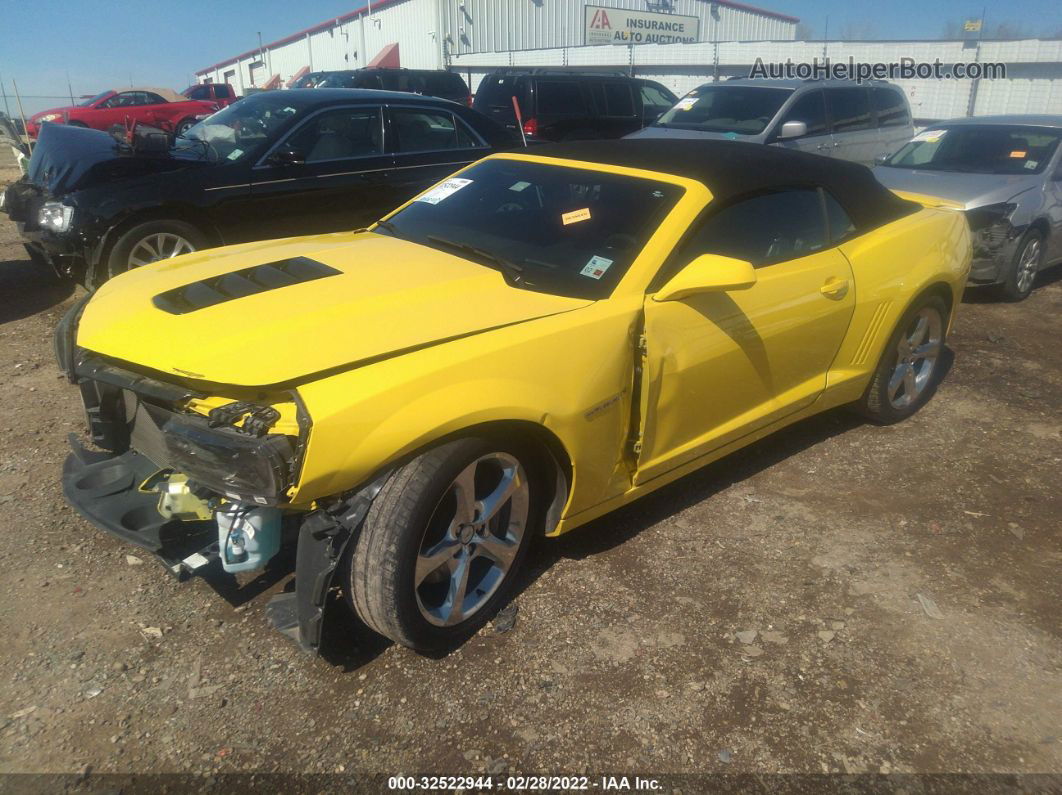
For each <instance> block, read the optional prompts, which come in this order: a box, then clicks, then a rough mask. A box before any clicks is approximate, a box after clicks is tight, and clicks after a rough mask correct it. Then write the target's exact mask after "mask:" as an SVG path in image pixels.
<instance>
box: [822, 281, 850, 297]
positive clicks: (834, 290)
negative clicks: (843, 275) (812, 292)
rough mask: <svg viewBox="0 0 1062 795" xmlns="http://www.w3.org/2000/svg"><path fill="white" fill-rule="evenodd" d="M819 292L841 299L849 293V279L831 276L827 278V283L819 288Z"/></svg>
mask: <svg viewBox="0 0 1062 795" xmlns="http://www.w3.org/2000/svg"><path fill="white" fill-rule="evenodd" d="M819 292H820V293H822V294H823V295H824V296H826V297H827V298H832V299H834V300H835V301H839V300H840V299H842V298H844V297H845V296H846V295H848V279H838V278H837V277H836V276H831V277H830V278H829V279H827V280H826V284H824V285H822V287H820V288H819Z"/></svg>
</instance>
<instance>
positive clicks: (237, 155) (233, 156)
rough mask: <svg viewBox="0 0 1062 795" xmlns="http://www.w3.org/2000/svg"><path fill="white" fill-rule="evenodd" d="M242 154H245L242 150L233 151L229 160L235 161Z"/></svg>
mask: <svg viewBox="0 0 1062 795" xmlns="http://www.w3.org/2000/svg"><path fill="white" fill-rule="evenodd" d="M242 154H243V150H242V149H233V150H232V151H231V152H229V160H235V159H236V158H237V157H239V156H240V155H242Z"/></svg>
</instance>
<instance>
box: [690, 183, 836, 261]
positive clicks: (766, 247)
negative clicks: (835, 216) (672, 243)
mask: <svg viewBox="0 0 1062 795" xmlns="http://www.w3.org/2000/svg"><path fill="white" fill-rule="evenodd" d="M826 241H827V237H826V222H825V218H824V217H823V212H822V200H821V199H820V198H819V192H818V191H817V190H815V189H812V188H793V189H788V190H780V191H774V192H771V193H763V194H760V195H759V196H754V197H752V198H751V199H745V200H744V201H739V202H737V203H735V204H731V205H730V206H729V207H724V208H723V209H721V210H719V211H718V212H717V213H715V214H714V215H712V216H711V217H709V218H708V220H706V221H705V222H704V223H703V224H702V225H701V227H700V229H698V230H697V231H696V232H695V233H694V235H693V237H692V238H691V239H690V240H689V241H688V242H687V243H686V245H684V246H683V249H682V255H681V264H682V265H685V264H686V263H687V262H689V261H690V260H692V259H693V258H694V257H697V256H699V255H701V254H722V255H724V256H727V257H734V258H736V259H743V260H747V261H749V262H751V263H752V264H753V265H754V266H755V267H757V268H760V267H764V266H766V265H773V264H774V263H776V262H783V261H785V260H790V259H796V258H798V257H804V256H807V255H808V254H813V253H815V252H816V251H820V250H822V249H824V248H826Z"/></svg>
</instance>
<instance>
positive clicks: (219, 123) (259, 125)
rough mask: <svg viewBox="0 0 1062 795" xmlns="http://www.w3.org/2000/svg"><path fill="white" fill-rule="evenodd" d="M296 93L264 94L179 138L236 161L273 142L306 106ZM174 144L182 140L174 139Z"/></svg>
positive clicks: (219, 157)
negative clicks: (275, 136)
mask: <svg viewBox="0 0 1062 795" xmlns="http://www.w3.org/2000/svg"><path fill="white" fill-rule="evenodd" d="M307 102H308V100H306V99H303V98H301V97H300V96H299V94H298V93H297V92H290V91H268V92H265V93H262V94H256V95H254V96H252V97H246V98H244V99H242V100H240V101H239V102H236V103H234V104H232V105H229V106H228V107H227V108H225V109H224V110H220V111H218V112H217V113H215V114H213V115H212V116H208V117H207V118H206V119H204V120H203V121H201V122H199V123H198V124H197V125H195V126H194V127H192V129H190V130H189V131H188V132H186V133H185V134H184V136H183V138H184V139H187V140H189V141H197V142H200V143H203V144H205V145H207V146H208V148H209V149H210V150H211V154H212V156H213V157H215V158H217V159H221V160H239V159H240V158H242V157H245V156H247V155H248V154H249V153H251V152H253V151H255V150H256V149H257V148H258V147H259V146H261V145H262V144H264V143H266V142H267V141H270V140H272V139H273V136H274V135H275V134H276V132H277V131H278V130H279V129H280V128H281V127H283V126H284V125H285V124H287V122H288V121H290V120H291V119H292V117H294V116H295V115H296V114H298V113H299V112H300V111H301V110H302V109H303V108H304V107H305V106H306V104H307ZM177 140H178V144H180V143H181V141H182V139H180V138H179V139H177Z"/></svg>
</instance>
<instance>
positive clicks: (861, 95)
mask: <svg viewBox="0 0 1062 795" xmlns="http://www.w3.org/2000/svg"><path fill="white" fill-rule="evenodd" d="M826 101H827V102H829V104H830V115H831V116H832V117H833V131H834V132H835V133H838V132H854V131H856V130H869V129H870V128H871V127H873V126H874V123H873V119H871V117H870V100H869V99H868V98H867V90H866V89H865V88H831V89H828V90H827V91H826Z"/></svg>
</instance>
